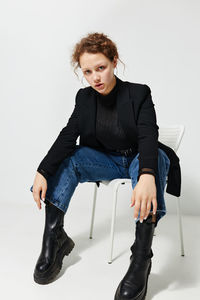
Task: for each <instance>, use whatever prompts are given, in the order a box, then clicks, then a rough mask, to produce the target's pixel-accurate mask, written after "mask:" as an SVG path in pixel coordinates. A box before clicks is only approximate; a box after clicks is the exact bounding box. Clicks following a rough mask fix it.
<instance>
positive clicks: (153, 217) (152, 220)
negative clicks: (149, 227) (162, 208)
mask: <svg viewBox="0 0 200 300" xmlns="http://www.w3.org/2000/svg"><path fill="white" fill-rule="evenodd" d="M149 215H150V216H151V223H156V214H155V215H154V214H153V212H150V213H149Z"/></svg>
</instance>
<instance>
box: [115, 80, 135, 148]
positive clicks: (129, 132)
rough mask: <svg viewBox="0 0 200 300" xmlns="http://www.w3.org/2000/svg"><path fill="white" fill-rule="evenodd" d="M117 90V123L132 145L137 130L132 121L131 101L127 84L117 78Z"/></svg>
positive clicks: (133, 120)
mask: <svg viewBox="0 0 200 300" xmlns="http://www.w3.org/2000/svg"><path fill="white" fill-rule="evenodd" d="M117 80H118V82H119V90H118V94H117V111H118V118H119V122H120V124H121V126H122V128H123V130H124V132H125V134H126V136H127V138H128V139H129V140H130V141H131V143H132V144H133V145H136V144H137V128H136V123H135V119H134V112H133V106H132V99H131V96H130V90H129V88H130V86H129V82H127V81H122V80H120V79H119V78H118V77H117Z"/></svg>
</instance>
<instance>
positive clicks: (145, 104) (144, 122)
mask: <svg viewBox="0 0 200 300" xmlns="http://www.w3.org/2000/svg"><path fill="white" fill-rule="evenodd" d="M144 86H145V90H146V91H145V97H144V100H143V101H142V104H141V107H140V109H139V113H138V118H137V135H138V136H137V138H138V152H139V157H138V159H139V173H140V172H142V169H143V168H149V169H153V170H154V172H155V174H157V173H158V129H159V127H158V125H157V120H156V112H155V109H154V105H155V104H154V103H153V101H152V96H151V89H150V88H149V86H148V85H146V84H145V85H144Z"/></svg>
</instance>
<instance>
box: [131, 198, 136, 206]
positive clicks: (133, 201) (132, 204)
mask: <svg viewBox="0 0 200 300" xmlns="http://www.w3.org/2000/svg"><path fill="white" fill-rule="evenodd" d="M134 205H135V196H132V198H131V204H130V207H132V206H134Z"/></svg>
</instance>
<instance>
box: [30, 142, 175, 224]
mask: <svg viewBox="0 0 200 300" xmlns="http://www.w3.org/2000/svg"><path fill="white" fill-rule="evenodd" d="M138 156H139V153H137V154H136V155H135V154H134V155H133V156H124V155H116V152H115V153H113V152H111V153H104V152H101V151H98V150H96V149H93V148H90V147H86V146H81V145H76V149H75V151H74V153H73V155H71V156H68V157H67V158H66V159H64V161H62V163H61V164H60V166H59V168H58V169H57V171H56V173H55V174H54V175H53V176H50V177H49V178H48V180H47V191H46V197H45V198H46V199H47V200H49V201H50V202H51V203H53V204H54V205H55V206H56V207H58V208H59V209H61V210H62V211H63V212H64V213H66V211H67V209H68V206H69V202H70V200H71V197H72V195H73V193H74V190H75V188H76V187H77V185H78V184H79V183H83V182H95V181H101V180H112V179H116V178H130V179H131V183H132V188H133V189H134V187H135V185H136V184H137V177H138V170H139V160H138ZM169 166H170V160H169V158H168V156H167V155H166V153H165V152H164V151H163V150H161V149H160V148H158V175H157V176H156V191H157V222H158V221H159V219H160V218H162V217H163V216H164V215H165V214H166V206H165V200H164V188H165V185H166V177H167V174H168V171H169ZM32 189H33V185H32V186H31V188H30V191H31V192H32V191H33V190H32ZM152 211H153V205H152V204H151V212H152ZM139 218H140V211H139V214H138V218H137V220H136V221H135V222H137V221H138V220H139ZM157 222H156V225H157Z"/></svg>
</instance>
